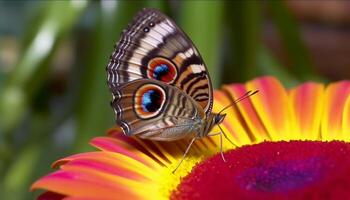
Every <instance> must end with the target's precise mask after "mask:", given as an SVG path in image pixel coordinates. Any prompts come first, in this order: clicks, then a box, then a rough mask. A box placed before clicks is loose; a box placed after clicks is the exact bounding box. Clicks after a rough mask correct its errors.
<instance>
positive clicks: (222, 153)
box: [208, 132, 226, 162]
mask: <svg viewBox="0 0 350 200" xmlns="http://www.w3.org/2000/svg"><path fill="white" fill-rule="evenodd" d="M215 135H220V154H221V158H222V160H223V161H224V162H226V159H225V156H224V151H223V150H222V132H219V133H212V134H208V136H215Z"/></svg>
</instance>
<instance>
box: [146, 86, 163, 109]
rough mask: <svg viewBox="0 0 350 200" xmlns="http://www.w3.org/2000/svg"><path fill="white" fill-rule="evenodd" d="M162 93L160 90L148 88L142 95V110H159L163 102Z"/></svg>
mask: <svg viewBox="0 0 350 200" xmlns="http://www.w3.org/2000/svg"><path fill="white" fill-rule="evenodd" d="M161 95H162V94H160V91H158V90H148V91H147V92H145V93H144V94H143V95H142V100H141V103H142V110H143V111H144V112H155V111H157V110H158V109H159V108H160V106H161V103H162V98H161V97H162V96H161Z"/></svg>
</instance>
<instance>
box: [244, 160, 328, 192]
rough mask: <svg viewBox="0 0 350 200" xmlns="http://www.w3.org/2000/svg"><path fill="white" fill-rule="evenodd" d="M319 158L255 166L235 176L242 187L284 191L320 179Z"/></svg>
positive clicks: (265, 190)
mask: <svg viewBox="0 0 350 200" xmlns="http://www.w3.org/2000/svg"><path fill="white" fill-rule="evenodd" d="M320 163H322V162H321V160H320V158H309V159H305V160H291V161H285V162H278V163H275V164H274V165H264V164H261V165H260V166H256V167H253V168H250V169H247V170H246V171H244V172H242V174H241V176H239V177H237V182H239V183H240V185H241V186H242V188H243V189H246V190H256V191H263V192H286V191H290V190H295V189H298V188H302V187H305V186H306V185H308V184H312V183H314V182H316V181H318V180H320V178H321V176H322V171H323V170H324V169H323V168H324V167H322V165H320Z"/></svg>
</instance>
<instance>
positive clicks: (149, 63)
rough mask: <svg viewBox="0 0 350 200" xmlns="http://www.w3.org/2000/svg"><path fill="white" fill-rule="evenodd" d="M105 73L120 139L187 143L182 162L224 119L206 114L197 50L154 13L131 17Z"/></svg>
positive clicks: (206, 91) (208, 101) (208, 104)
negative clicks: (129, 137) (192, 147)
mask: <svg viewBox="0 0 350 200" xmlns="http://www.w3.org/2000/svg"><path fill="white" fill-rule="evenodd" d="M106 71H107V75H108V77H107V83H108V86H109V88H110V91H111V92H112V96H113V100H112V102H111V106H112V107H113V109H114V112H115V115H116V123H117V125H119V126H120V127H121V129H122V130H123V132H124V134H125V135H128V136H137V137H139V138H142V139H150V140H157V141H174V140H179V139H183V138H192V140H191V142H190V144H189V145H188V147H187V149H186V151H185V153H184V155H183V159H184V158H185V156H186V154H187V152H188V150H189V149H190V146H191V145H192V144H193V142H194V141H195V140H196V139H198V138H203V137H205V136H208V134H209V132H210V131H211V129H212V128H213V127H214V126H215V125H218V124H220V123H221V122H222V121H223V120H224V118H225V115H226V114H221V112H220V113H213V112H212V108H213V87H212V84H211V80H210V77H209V74H208V70H207V68H206V66H205V64H204V61H203V59H202V57H201V56H200V54H199V52H198V50H197V49H196V47H195V46H194V45H193V43H192V41H191V40H190V39H189V37H188V36H187V35H186V34H185V33H184V32H183V31H182V30H181V29H180V28H179V27H178V26H177V25H176V24H175V22H174V21H172V20H171V19H170V18H169V17H167V16H166V15H164V14H163V13H161V12H160V11H158V10H156V9H152V8H144V9H143V10H141V11H139V12H138V13H137V14H136V16H135V17H134V19H133V21H132V22H131V23H130V24H129V25H128V27H127V28H126V29H125V30H124V31H123V32H122V34H121V38H120V40H119V42H118V43H117V44H116V46H115V49H114V52H113V53H112V55H111V57H110V62H109V64H108V65H107V67H106ZM252 94H253V93H251V92H248V93H247V94H246V95H244V96H242V97H244V98H245V97H247V96H249V95H252ZM241 99H243V98H240V99H238V100H241ZM220 129H221V128H220ZM221 133H223V134H224V136H225V138H227V139H228V137H227V136H226V134H225V133H224V132H223V131H221ZM220 136H221V141H222V134H220ZM221 149H222V145H221ZM221 152H222V151H221ZM183 159H182V160H181V161H180V163H179V164H178V166H179V165H180V164H181V162H182V161H183ZM178 166H177V167H178ZM177 167H176V169H177ZM176 169H175V170H176ZM175 170H174V171H175Z"/></svg>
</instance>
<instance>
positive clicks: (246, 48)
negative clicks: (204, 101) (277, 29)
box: [223, 1, 261, 83]
mask: <svg viewBox="0 0 350 200" xmlns="http://www.w3.org/2000/svg"><path fill="white" fill-rule="evenodd" d="M225 8H226V9H225V13H226V19H227V23H228V24H227V25H228V34H229V35H228V38H230V39H231V40H230V43H229V44H230V45H228V46H226V48H227V51H228V52H229V54H228V55H227V56H228V57H227V65H226V66H225V68H224V71H223V77H224V78H223V80H224V81H225V82H226V83H229V82H233V81H246V80H248V79H251V78H253V77H255V76H256V75H257V74H258V72H259V69H258V67H257V60H256V59H257V54H258V49H259V48H260V46H261V38H260V35H261V34H260V32H261V2H260V1H230V2H229V3H228V5H227V6H226V7H225Z"/></svg>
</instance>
